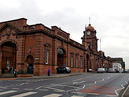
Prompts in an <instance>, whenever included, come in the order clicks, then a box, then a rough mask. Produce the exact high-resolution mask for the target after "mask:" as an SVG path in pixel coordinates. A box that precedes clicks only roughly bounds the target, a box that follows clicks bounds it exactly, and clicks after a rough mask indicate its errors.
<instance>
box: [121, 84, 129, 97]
mask: <svg viewBox="0 0 129 97" xmlns="http://www.w3.org/2000/svg"><path fill="white" fill-rule="evenodd" d="M128 88H129V85H128V86H127V88H126V89H125V91H124V92H123V94H122V95H121V97H124V95H125V93H126V92H127V90H128Z"/></svg>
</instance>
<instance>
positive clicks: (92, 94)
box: [87, 93, 100, 95]
mask: <svg viewBox="0 0 129 97" xmlns="http://www.w3.org/2000/svg"><path fill="white" fill-rule="evenodd" d="M87 94H91V95H100V94H97V93H87Z"/></svg>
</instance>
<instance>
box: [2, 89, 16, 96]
mask: <svg viewBox="0 0 129 97" xmlns="http://www.w3.org/2000/svg"><path fill="white" fill-rule="evenodd" d="M14 92H16V91H13V90H12V91H5V92H0V95H4V94H9V93H14Z"/></svg>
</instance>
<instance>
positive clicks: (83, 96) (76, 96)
mask: <svg viewBox="0 0 129 97" xmlns="http://www.w3.org/2000/svg"><path fill="white" fill-rule="evenodd" d="M71 97H84V96H75V95H73V96H71Z"/></svg>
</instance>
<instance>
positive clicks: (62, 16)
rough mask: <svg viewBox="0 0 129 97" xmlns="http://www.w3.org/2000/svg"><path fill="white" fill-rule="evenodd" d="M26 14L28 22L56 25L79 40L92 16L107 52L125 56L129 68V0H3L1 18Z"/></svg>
mask: <svg viewBox="0 0 129 97" xmlns="http://www.w3.org/2000/svg"><path fill="white" fill-rule="evenodd" d="M22 17H24V18H27V19H28V24H36V23H42V24H44V25H46V26H48V27H51V26H53V25H56V26H58V27H60V28H61V29H63V30H64V31H66V32H68V33H70V34H71V35H70V37H71V38H72V39H74V40H76V41H78V42H79V43H81V37H82V36H83V31H84V29H85V25H88V24H89V17H91V25H92V26H93V27H94V28H95V29H96V31H97V37H98V39H100V38H101V49H102V50H103V51H104V52H105V55H106V56H111V57H123V58H124V61H125V62H126V68H129V60H128V59H129V42H128V41H129V1H128V0H0V21H7V20H12V19H18V18H22ZM98 43H99V47H100V42H99V41H98ZM99 49H100V48H99Z"/></svg>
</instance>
